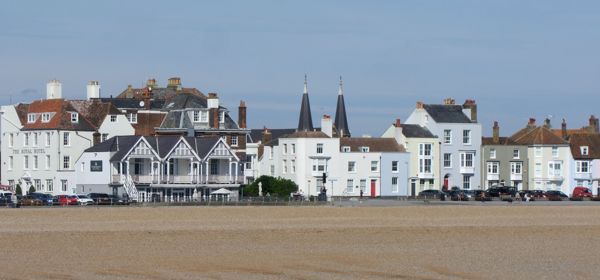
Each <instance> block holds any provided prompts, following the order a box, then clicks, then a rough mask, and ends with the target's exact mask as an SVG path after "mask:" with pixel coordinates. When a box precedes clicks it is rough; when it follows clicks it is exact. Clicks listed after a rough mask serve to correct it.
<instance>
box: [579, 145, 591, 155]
mask: <svg viewBox="0 0 600 280" xmlns="http://www.w3.org/2000/svg"><path fill="white" fill-rule="evenodd" d="M589 150H590V149H589V148H588V146H581V155H582V156H587V155H589V153H590V151H589Z"/></svg>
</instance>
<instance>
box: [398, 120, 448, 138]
mask: <svg viewBox="0 0 600 280" xmlns="http://www.w3.org/2000/svg"><path fill="white" fill-rule="evenodd" d="M394 126H396V125H395V124H394ZM400 127H402V134H404V136H406V137H408V138H437V137H436V136H435V135H433V133H431V131H429V129H427V128H426V127H424V126H420V125H418V124H406V123H403V124H401V125H400Z"/></svg>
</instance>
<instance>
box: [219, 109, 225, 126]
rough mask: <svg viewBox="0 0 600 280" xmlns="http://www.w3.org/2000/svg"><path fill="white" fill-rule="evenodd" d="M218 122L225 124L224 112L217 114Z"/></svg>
mask: <svg viewBox="0 0 600 280" xmlns="http://www.w3.org/2000/svg"><path fill="white" fill-rule="evenodd" d="M219 122H220V123H224V122H225V112H224V111H221V112H219Z"/></svg>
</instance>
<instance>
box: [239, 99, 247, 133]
mask: <svg viewBox="0 0 600 280" xmlns="http://www.w3.org/2000/svg"><path fill="white" fill-rule="evenodd" d="M238 126H239V127H240V128H246V102H244V101H240V107H238Z"/></svg>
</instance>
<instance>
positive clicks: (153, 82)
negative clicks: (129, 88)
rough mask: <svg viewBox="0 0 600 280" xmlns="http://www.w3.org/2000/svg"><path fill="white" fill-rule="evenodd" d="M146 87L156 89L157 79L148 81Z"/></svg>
mask: <svg viewBox="0 0 600 280" xmlns="http://www.w3.org/2000/svg"><path fill="white" fill-rule="evenodd" d="M146 87H153V88H154V87H156V79H154V78H152V79H148V81H146Z"/></svg>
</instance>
